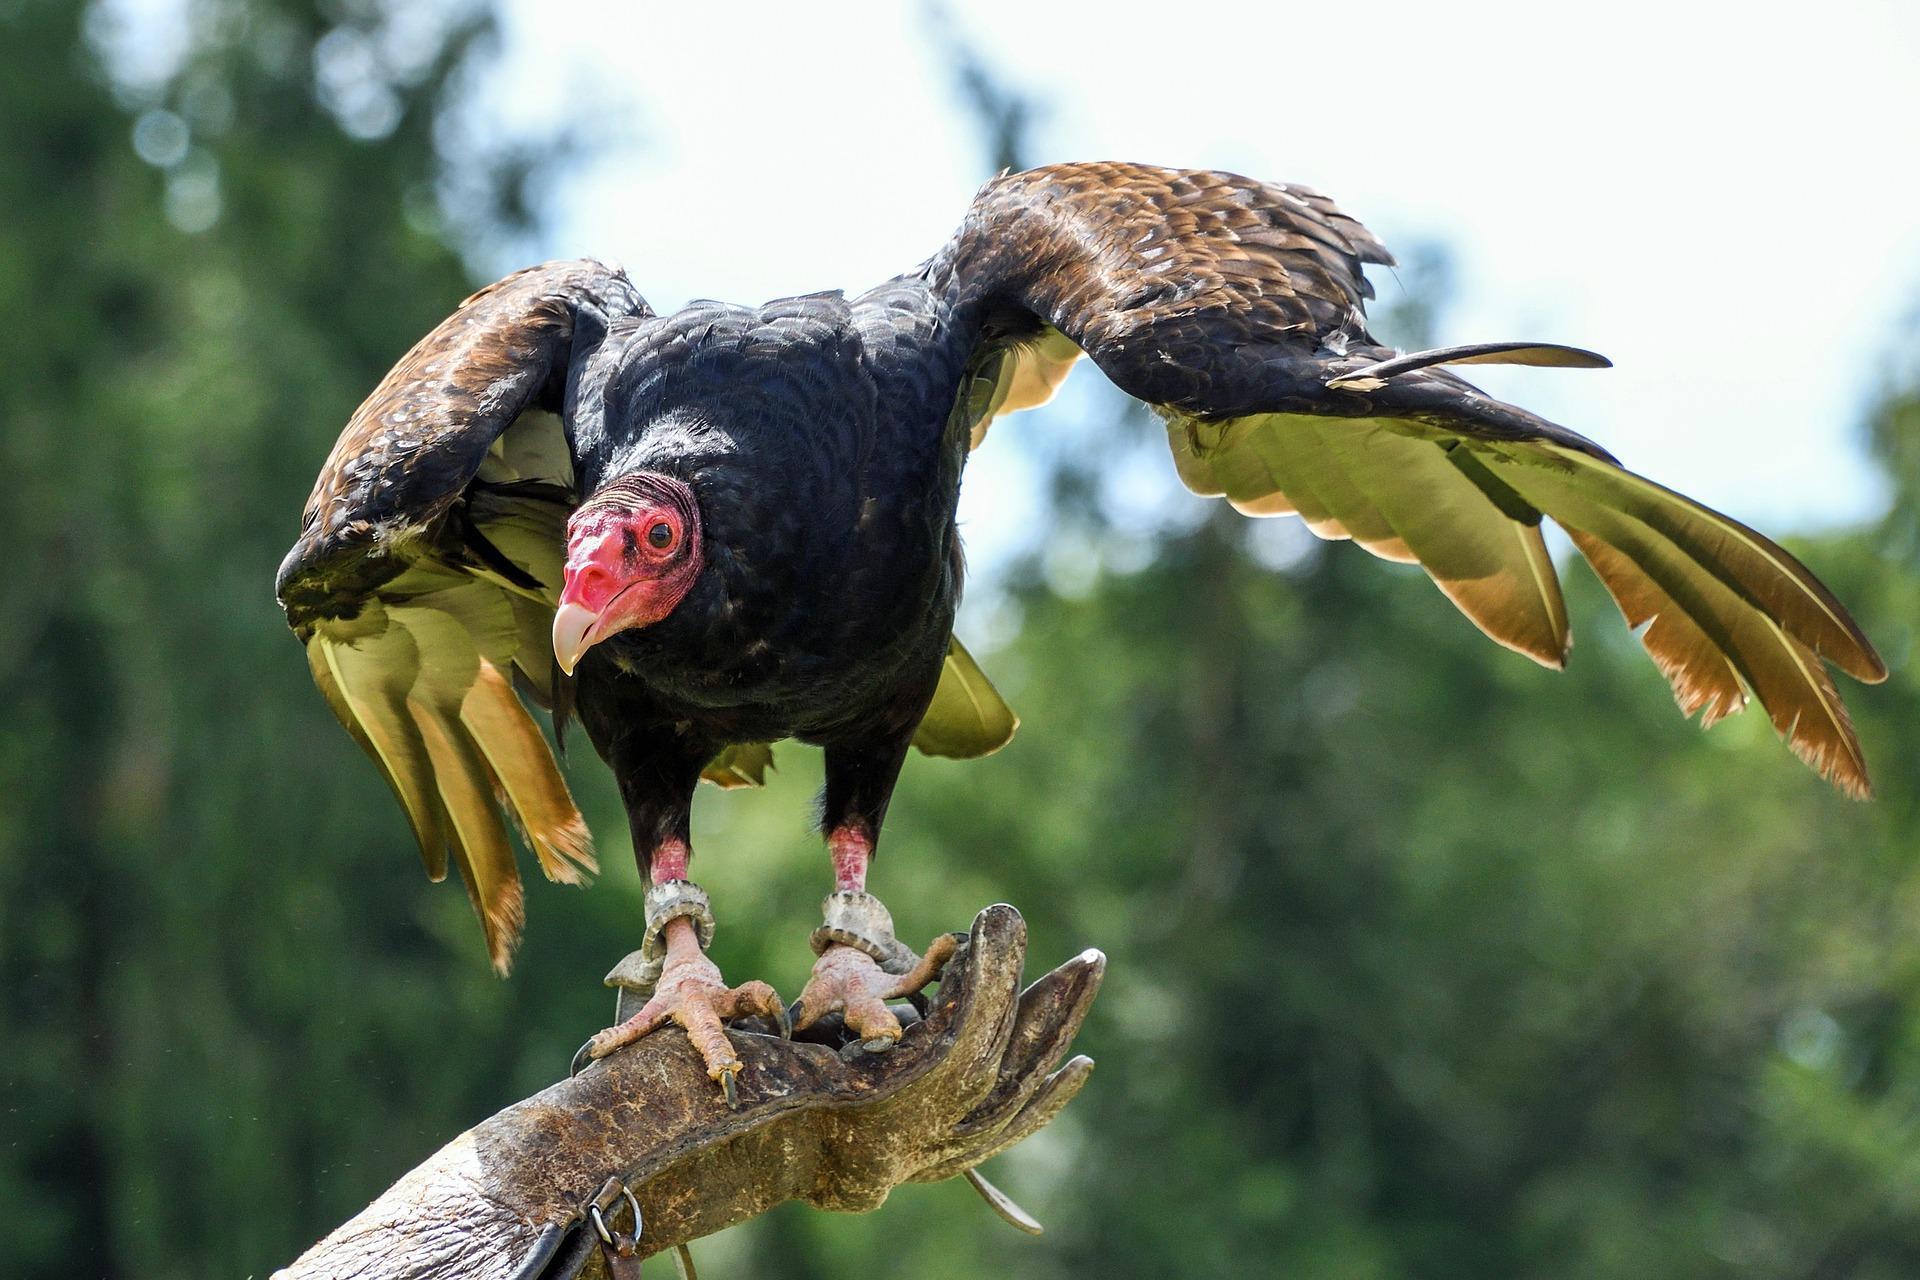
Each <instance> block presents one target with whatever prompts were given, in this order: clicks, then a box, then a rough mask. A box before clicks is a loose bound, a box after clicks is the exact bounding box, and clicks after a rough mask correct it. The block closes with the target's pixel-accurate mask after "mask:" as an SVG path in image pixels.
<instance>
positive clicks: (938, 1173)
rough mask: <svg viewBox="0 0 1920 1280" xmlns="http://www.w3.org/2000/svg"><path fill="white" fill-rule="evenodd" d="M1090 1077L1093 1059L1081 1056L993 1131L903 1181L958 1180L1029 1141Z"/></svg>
mask: <svg viewBox="0 0 1920 1280" xmlns="http://www.w3.org/2000/svg"><path fill="white" fill-rule="evenodd" d="M1092 1074H1093V1059H1092V1058H1089V1057H1086V1056H1085V1055H1081V1056H1079V1057H1075V1058H1073V1059H1070V1060H1069V1061H1068V1062H1067V1064H1066V1065H1065V1066H1064V1067H1061V1068H1060V1069H1059V1070H1058V1071H1056V1072H1054V1073H1053V1074H1052V1075H1050V1076H1048V1077H1047V1079H1046V1083H1045V1084H1043V1085H1042V1086H1041V1087H1040V1090H1039V1091H1038V1092H1037V1093H1036V1094H1034V1096H1033V1099H1032V1100H1031V1101H1030V1102H1028V1103H1027V1105H1026V1106H1024V1107H1022V1108H1021V1109H1020V1110H1019V1111H1018V1112H1016V1113H1015V1114H1014V1115H1013V1117H1012V1118H1011V1119H1010V1120H1008V1121H1007V1123H1006V1124H1005V1125H1004V1126H1002V1127H1001V1128H1000V1129H998V1130H997V1131H995V1130H983V1131H981V1132H980V1133H978V1134H976V1135H975V1137H974V1139H973V1140H972V1141H966V1142H961V1143H959V1144H957V1146H956V1147H955V1148H952V1149H951V1151H952V1153H951V1154H949V1155H947V1156H945V1157H943V1158H942V1159H941V1160H940V1161H939V1162H938V1163H935V1164H931V1165H928V1166H927V1167H926V1168H924V1169H921V1170H920V1171H919V1172H917V1173H915V1174H913V1175H912V1176H911V1177H910V1178H908V1179H907V1181H909V1182H941V1181H944V1180H945V1179H947V1178H954V1177H958V1176H959V1175H961V1174H963V1173H965V1172H966V1171H967V1170H968V1169H971V1168H973V1167H974V1166H975V1165H977V1164H980V1163H981V1162H983V1161H986V1160H991V1159H993V1157H995V1156H997V1155H999V1154H1000V1153H1001V1152H1002V1151H1005V1150H1006V1149H1007V1148H1009V1147H1011V1146H1014V1145H1015V1144H1016V1143H1019V1142H1022V1141H1024V1140H1025V1139H1027V1138H1030V1137H1032V1136H1033V1135H1034V1134H1035V1133H1037V1132H1039V1131H1040V1130H1041V1129H1043V1128H1045V1127H1046V1125H1047V1122H1048V1121H1050V1120H1052V1119H1053V1118H1054V1117H1055V1116H1057V1115H1059V1114H1060V1109H1061V1108H1062V1107H1064V1106H1066V1105H1067V1104H1068V1103H1069V1102H1071V1101H1073V1098H1074V1095H1075V1094H1077V1093H1079V1092H1080V1090H1081V1088H1082V1087H1084V1086H1085V1085H1086V1083H1087V1077H1089V1076H1091V1075H1092Z"/></svg>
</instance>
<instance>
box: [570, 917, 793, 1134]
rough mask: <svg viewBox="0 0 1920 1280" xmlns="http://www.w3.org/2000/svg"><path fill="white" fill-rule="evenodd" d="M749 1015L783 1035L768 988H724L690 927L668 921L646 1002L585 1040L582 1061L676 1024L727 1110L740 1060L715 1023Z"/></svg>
mask: <svg viewBox="0 0 1920 1280" xmlns="http://www.w3.org/2000/svg"><path fill="white" fill-rule="evenodd" d="M755 1014H761V1015H765V1016H766V1017H769V1018H772V1019H773V1020H774V1022H775V1024H776V1025H778V1026H779V1027H780V1029H781V1031H782V1033H783V1034H784V1033H785V1031H786V1030H787V1010H786V1006H785V1005H783V1004H781V1002H780V997H779V995H778V994H777V993H776V992H775V991H774V989H773V988H772V987H770V986H768V985H767V984H766V983H764V982H743V983H741V984H740V985H739V986H737V987H729V986H728V985H727V984H726V981H725V979H723V978H722V977H721V976H720V967H719V966H718V965H716V964H714V962H713V961H711V960H709V959H707V957H706V955H705V954H704V953H703V952H702V951H701V950H700V944H699V943H698V942H697V941H696V940H695V939H694V936H693V927H692V924H691V922H689V921H685V920H674V921H672V922H670V923H669V924H668V926H667V963H666V968H665V969H664V970H662V971H661V974H660V982H659V985H657V986H656V987H654V989H653V996H652V998H651V999H649V1000H648V1001H647V1003H646V1004H645V1005H643V1006H642V1007H641V1009H640V1012H638V1013H636V1014H634V1015H633V1016H632V1017H631V1018H628V1019H627V1020H626V1021H625V1022H623V1023H621V1024H620V1025H619V1026H617V1027H608V1028H607V1029H606V1030H605V1031H602V1032H600V1033H599V1034H598V1035H596V1036H594V1038H593V1039H592V1040H590V1041H588V1042H587V1056H588V1057H589V1058H604V1057H606V1056H607V1055H608V1054H610V1053H612V1052H613V1051H614V1050H616V1049H619V1048H622V1047H623V1046H625V1045H629V1044H632V1043H633V1042H634V1041H635V1040H638V1039H639V1038H640V1037H641V1036H644V1035H646V1034H647V1033H648V1032H649V1031H653V1030H656V1029H658V1028H660V1027H663V1026H665V1025H666V1024H667V1023H669V1022H677V1023H679V1024H680V1025H681V1026H682V1027H684V1028H685V1029H686V1032H687V1038H688V1039H689V1040H691V1041H693V1047H694V1048H695V1049H698V1050H699V1051H700V1057H701V1058H702V1059H703V1060H704V1061H705V1062H706V1064H707V1075H708V1076H709V1077H710V1078H711V1079H713V1080H714V1081H715V1082H717V1083H718V1084H719V1085H720V1088H721V1089H722V1091H724V1092H725V1093H726V1095H727V1105H728V1106H733V1105H734V1104H735V1103H736V1102H737V1100H738V1095H737V1092H736V1088H735V1085H734V1080H735V1078H736V1077H738V1076H739V1074H740V1066H741V1063H740V1055H739V1054H737V1053H735V1052H734V1051H733V1042H732V1041H730V1040H728V1039H727V1033H726V1029H725V1028H724V1027H723V1026H722V1025H721V1020H722V1019H723V1018H742V1017H750V1016H752V1015H755Z"/></svg>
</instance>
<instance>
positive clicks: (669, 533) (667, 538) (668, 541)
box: [647, 520, 673, 551]
mask: <svg viewBox="0 0 1920 1280" xmlns="http://www.w3.org/2000/svg"><path fill="white" fill-rule="evenodd" d="M647 545H648V546H650V547H653V548H655V549H656V550H659V551H665V550H666V549H667V548H668V547H670V546H672V545H673V526H672V525H670V524H668V523H667V522H666V521H665V520H662V521H660V522H659V523H658V524H655V525H652V526H650V527H649V528H648V529H647Z"/></svg>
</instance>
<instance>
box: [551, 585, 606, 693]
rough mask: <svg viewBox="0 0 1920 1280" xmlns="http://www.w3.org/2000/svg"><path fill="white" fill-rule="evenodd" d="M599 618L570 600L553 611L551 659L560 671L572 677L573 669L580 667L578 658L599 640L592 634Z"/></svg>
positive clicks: (598, 622) (598, 615) (583, 606)
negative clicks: (556, 663)
mask: <svg viewBox="0 0 1920 1280" xmlns="http://www.w3.org/2000/svg"><path fill="white" fill-rule="evenodd" d="M600 617H601V615H600V614H597V613H595V612H594V611H593V610H591V609H589V608H587V606H585V605H583V604H576V603H574V602H573V601H571V600H568V601H566V602H564V603H562V604H561V606H560V607H559V608H558V609H555V610H554V611H553V657H554V661H556V662H558V663H559V664H560V670H562V671H564V672H566V673H567V674H568V675H572V674H573V669H574V668H575V667H577V666H579V665H580V656H581V655H582V654H584V653H585V652H586V651H587V650H589V649H591V648H593V646H594V644H595V642H597V641H598V640H599V639H600V637H599V636H597V635H595V634H594V629H595V628H596V627H598V626H599V624H600Z"/></svg>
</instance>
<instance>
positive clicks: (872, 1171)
mask: <svg viewBox="0 0 1920 1280" xmlns="http://www.w3.org/2000/svg"><path fill="white" fill-rule="evenodd" d="M1025 956H1026V925H1025V923H1024V922H1023V921H1022V920H1021V918H1020V914H1019V913H1018V912H1017V911H1015V910H1014V909H1013V908H1012V907H1009V906H1005V905H998V906H992V907H989V908H987V909H986V910H985V911H983V912H981V913H980V914H979V916H978V917H976V918H975V920H974V923H973V928H972V930H971V932H970V933H969V935H968V936H967V939H966V941H965V942H963V943H962V944H961V945H960V947H959V949H958V951H957V953H956V954H955V956H954V958H953V960H952V962H951V963H950V964H949V965H948V967H947V970H946V974H945V977H944V978H943V980H942V982H941V985H940V989H939V992H938V994H937V995H935V996H934V997H933V998H932V1000H931V1003H930V1006H929V1009H928V1012H927V1016H926V1017H925V1018H923V1019H921V1020H919V1021H916V1022H912V1023H911V1024H910V1025H908V1026H907V1028H906V1030H905V1033H904V1034H903V1036H902V1037H901V1039H900V1042H899V1043H898V1044H897V1045H896V1046H895V1047H894V1048H893V1049H892V1050H891V1051H890V1052H887V1053H883V1054H868V1053H861V1052H858V1051H857V1049H853V1048H850V1049H844V1050H836V1049H834V1048H832V1047H829V1046H827V1045H822V1044H810V1043H805V1042H800V1041H788V1040H782V1039H779V1038H778V1037H776V1036H770V1035H756V1034H749V1033H744V1032H739V1031H735V1032H734V1033H733V1034H734V1037H735V1044H736V1046H737V1047H738V1049H739V1052H740V1056H741V1057H742V1058H743V1059H744V1060H745V1061H746V1063H747V1064H748V1067H749V1069H748V1070H747V1071H746V1072H744V1073H743V1074H742V1075H741V1077H740V1090H739V1093H740V1097H739V1106H738V1107H737V1108H729V1107H728V1106H727V1104H726V1102H725V1100H724V1099H722V1098H721V1097H720V1096H719V1095H718V1094H717V1093H716V1092H715V1091H714V1089H713V1085H712V1082H711V1081H709V1080H708V1079H707V1074H706V1069H705V1066H704V1064H703V1062H702V1061H701V1058H700V1056H699V1054H698V1053H697V1052H695V1050H694V1048H693V1047H692V1045H691V1044H689V1043H688V1041H687V1038H686V1037H685V1036H684V1035H681V1034H675V1033H671V1032H668V1033H663V1034H656V1035H651V1036H648V1037H646V1038H645V1039H643V1040H640V1041H638V1042H636V1043H634V1044H632V1045H630V1046H628V1047H627V1048H625V1049H623V1050H621V1051H620V1052H618V1053H615V1054H614V1055H613V1056H611V1057H609V1058H606V1059H603V1060H601V1061H598V1062H595V1063H593V1064H592V1065H591V1066H589V1067H588V1068H587V1069H586V1070H584V1071H583V1072H582V1073H581V1074H579V1075H577V1076H574V1077H572V1078H570V1079H567V1080H563V1081H561V1082H560V1083H559V1084H556V1085H553V1086H552V1087H550V1088H548V1089H546V1090H543V1091H542V1092H541V1093H539V1094H536V1095H534V1096H533V1097H531V1098H528V1099H526V1100H525V1101H523V1102H519V1103H516V1104H514V1105H513V1106H511V1107H508V1108H507V1109H506V1110H504V1111H501V1112H499V1113H498V1114H497V1115H495V1116H493V1117H492V1118H490V1119H488V1120H485V1121H483V1122H482V1123H480V1124H479V1125H477V1126H475V1127H474V1128H473V1129H471V1130H469V1131H468V1132H466V1133H464V1134H462V1135H461V1136H460V1137H458V1138H456V1139H454V1140H453V1141H452V1142H450V1143H448V1144H447V1145H446V1146H445V1147H443V1148H441V1149H440V1151H438V1152H436V1153H435V1154H434V1155H433V1156H432V1157H430V1158H429V1159H428V1160H427V1161H426V1162H425V1163H424V1164H422V1165H420V1166H419V1167H418V1168H416V1169H414V1170H413V1171H412V1172H411V1173H409V1174H407V1175H406V1176H405V1177H404V1178H402V1179H401V1180H400V1181H399V1182H397V1183H395V1184H394V1185H393V1186H392V1187H391V1188H389V1189H388V1190H387V1191H386V1193H385V1194H383V1195H382V1196H380V1198H379V1199H377V1200H375V1201H374V1202H373V1203H372V1204H371V1205H369V1206H368V1207H367V1208H366V1209H365V1210H364V1211H362V1212H361V1213H360V1214H359V1215H358V1216H356V1217H355V1218H353V1219H352V1220H351V1221H349V1222H347V1223H346V1224H344V1225H343V1226H341V1227H340V1228H339V1229H337V1230H336V1231H334V1232H333V1234H331V1235H329V1236H328V1237H327V1238H326V1239H324V1240H322V1241H321V1242H320V1243H319V1244H317V1245H315V1246H314V1247H313V1248H312V1249H310V1250H308V1251H307V1253H305V1254H304V1255H302V1256H301V1258H300V1259H299V1260H298V1261H296V1262H295V1263H293V1264H292V1265H291V1266H290V1267H288V1268H286V1269H285V1270H283V1271H281V1272H278V1273H277V1275H278V1277H280V1278H281V1280H317V1278H318V1277H323V1276H327V1277H330V1276H337V1275H341V1274H352V1275H388V1276H405V1277H409V1278H410V1280H429V1278H432V1280H494V1278H496V1277H497V1278H499V1280H507V1278H508V1277H514V1278H516V1280H536V1278H540V1277H556V1276H567V1275H574V1274H581V1273H582V1272H581V1270H580V1268H581V1262H580V1259H582V1258H583V1257H585V1256H586V1255H587V1254H588V1253H589V1252H596V1251H597V1248H598V1244H599V1242H598V1241H596V1240H592V1237H593V1236H594V1235H595V1234H596V1226H595V1223H594V1221H593V1217H594V1215H593V1214H592V1212H591V1210H592V1208H593V1207H594V1205H595V1203H596V1197H598V1198H599V1203H600V1204H601V1207H602V1208H603V1210H605V1211H606V1215H605V1216H606V1217H609V1218H614V1219H615V1225H616V1230H618V1229H621V1228H624V1232H625V1233H626V1234H624V1235H622V1236H620V1237H619V1238H620V1239H621V1240H622V1241H623V1243H626V1242H627V1241H629V1240H630V1238H631V1232H632V1225H633V1224H632V1213H631V1209H630V1208H629V1206H628V1205H627V1203H626V1200H625V1196H624V1195H623V1194H622V1195H609V1194H608V1187H609V1183H610V1181H615V1180H617V1181H618V1182H619V1183H620V1184H621V1185H622V1186H623V1187H624V1189H625V1190H628V1191H631V1192H632V1195H633V1200H632V1207H633V1208H637V1209H638V1210H639V1212H640V1216H641V1219H642V1222H643V1228H642V1230H641V1231H640V1233H639V1239H638V1240H637V1241H634V1242H631V1243H630V1244H627V1250H628V1253H629V1256H630V1258H631V1259H632V1260H633V1261H634V1262H635V1263H637V1260H638V1259H640V1258H644V1257H647V1256H649V1255H651V1254H654V1253H658V1252H660V1251H661V1250H664V1249H670V1248H672V1247H673V1246H675V1245H678V1244H682V1243H685V1242H687V1241H689V1240H695V1239H698V1238H700V1237H702V1236H706V1235H710V1234H712V1233H713V1232H715V1231H719V1230H721V1229H722V1228H724V1227H729V1226H732V1225H733V1224H735V1223H737V1222H742V1221H745V1220H746V1219H748V1218H751V1217H755V1216H757V1215H758V1214H761V1213H763V1212H765V1211H766V1210H768V1209H770V1208H772V1207H773V1206H775V1205H777V1204H780V1203H782V1202H783V1201H786V1200H796V1199H797V1200H803V1201H805V1202H807V1203H808V1204H811V1205H814V1206H816V1207H818V1208H822V1209H831V1210H837V1211H842V1212H859V1211H863V1210H868V1209H873V1208H875V1207H877V1206H878V1205H880V1204H881V1203H882V1202H883V1201H884V1200H885V1199H886V1198H887V1194H888V1193H889V1192H890V1191H891V1190H892V1189H893V1188H894V1187H896V1186H898V1185H900V1184H901V1183H904V1182H937V1181H940V1180H943V1179H946V1178H952V1177H956V1176H959V1175H962V1174H966V1173H969V1172H970V1171H971V1170H973V1168H974V1166H976V1165H978V1164H979V1163H980V1162H981V1161H983V1160H986V1159H988V1158H990V1157H992V1156H994V1155H996V1154H998V1153H999V1152H1001V1151H1004V1150H1005V1149H1007V1148H1008V1147H1010V1146H1012V1145H1013V1144H1014V1143H1016V1142H1019V1141H1020V1140H1021V1139H1022V1138H1025V1137H1027V1136H1028V1135H1029V1134H1032V1133H1033V1132H1035V1131H1036V1130H1038V1129H1039V1128H1040V1127H1041V1126H1043V1125H1044V1124H1046V1123H1047V1121H1049V1120H1051V1119H1052V1118H1053V1117H1054V1116H1055V1115H1056V1114H1058V1113H1059V1111H1060V1109H1061V1108H1062V1107H1063V1106H1065V1105H1066V1103H1067V1102H1068V1101H1069V1100H1070V1099H1072V1097H1073V1096H1074V1094H1076V1093H1078V1092H1079V1090H1080V1088H1081V1086H1082V1085H1083V1084H1085V1083H1086V1080H1087V1076H1088V1074H1089V1073H1090V1072H1091V1071H1092V1070H1093V1063H1092V1061H1091V1060H1090V1059H1088V1058H1085V1057H1075V1058H1073V1059H1071V1060H1070V1061H1068V1062H1066V1063H1065V1064H1064V1065H1060V1066H1057V1067H1056V1064H1057V1063H1059V1062H1060V1059H1061V1058H1062V1057H1064V1056H1065V1054H1066V1051H1067V1048H1068V1046H1069V1045H1070V1044H1071V1042H1072V1040H1073V1037H1074V1035H1075V1033H1077V1032H1078V1030H1079V1028H1080V1024H1081V1022H1082V1020H1083V1019H1084V1018H1085V1017H1086V1013H1087V1010H1088V1008H1089V1006H1090V1005H1091V1004H1092V1002H1093V998H1094V995H1095V993H1096V991H1097V990H1098V988H1099V985H1100V978H1101V974H1102V972H1103V971H1104V969H1105V965H1106V961H1105V958H1104V957H1103V956H1101V955H1100V953H1098V952H1097V951H1087V952H1083V953H1082V954H1081V955H1079V956H1077V957H1075V958H1074V959H1072V960H1069V961H1068V962H1067V963H1065V964H1063V965H1061V966H1060V967H1059V968H1057V969H1055V970H1053V971H1052V972H1050V973H1048V974H1047V975H1045V976H1044V977H1042V978H1041V979H1040V980H1039V981H1037V982H1035V983H1034V984H1033V985H1032V986H1030V987H1028V988H1027V989H1026V990H1025V991H1024V992H1022V991H1021V990H1020V975H1021V969H1022V966H1023V962H1024V960H1025ZM976 1185H981V1184H979V1183H976ZM981 1189H982V1192H983V1194H987V1195H988V1197H989V1200H990V1202H991V1201H993V1199H994V1197H993V1193H992V1189H991V1188H990V1187H985V1186H981ZM995 1207H996V1208H997V1209H998V1210H1000V1211H1001V1212H1002V1213H1003V1215H1005V1216H1009V1217H1010V1219H1011V1218H1014V1217H1016V1216H1017V1215H1018V1210H1017V1209H1013V1208H1012V1206H1010V1205H1007V1204H1005V1203H1004V1201H1002V1202H1001V1203H998V1204H996V1205H995ZM1016 1225H1018V1223H1016ZM589 1241H591V1243H589ZM570 1260H571V1261H570ZM593 1265H596V1266H597V1265H600V1264H599V1262H598V1261H597V1260H594V1262H593Z"/></svg>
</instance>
